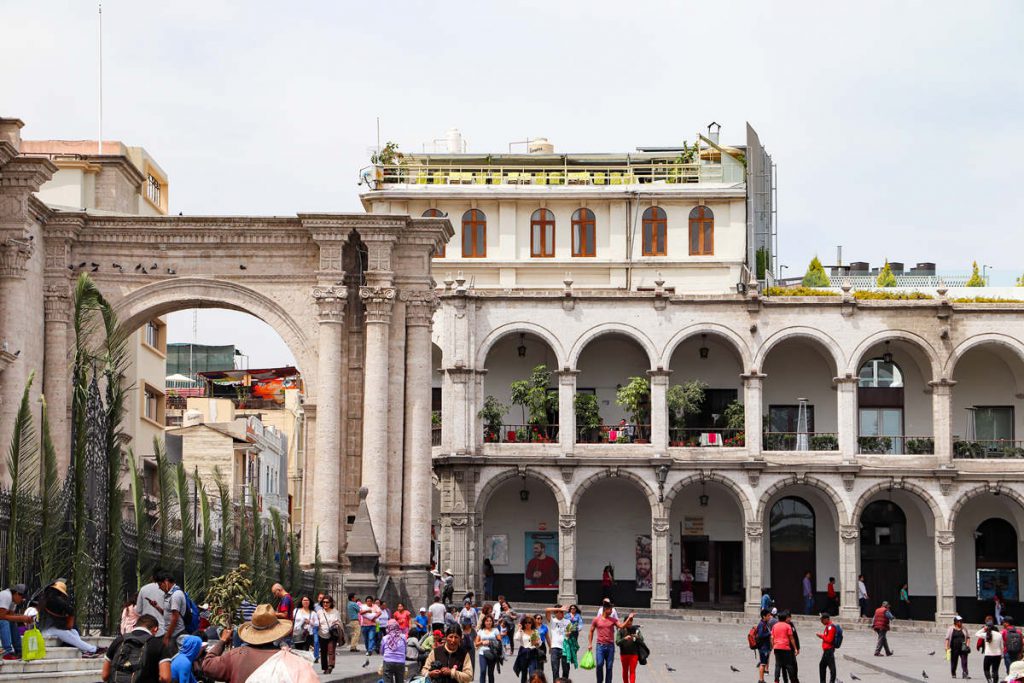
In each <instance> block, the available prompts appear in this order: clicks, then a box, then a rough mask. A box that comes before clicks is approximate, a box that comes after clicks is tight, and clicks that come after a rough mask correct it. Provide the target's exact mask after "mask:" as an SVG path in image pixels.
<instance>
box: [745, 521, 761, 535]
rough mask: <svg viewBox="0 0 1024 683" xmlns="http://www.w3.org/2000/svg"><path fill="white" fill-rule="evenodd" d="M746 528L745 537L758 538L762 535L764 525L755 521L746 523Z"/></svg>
mask: <svg viewBox="0 0 1024 683" xmlns="http://www.w3.org/2000/svg"><path fill="white" fill-rule="evenodd" d="M746 530H747V538H751V539H759V538H761V536H763V535H764V525H763V524H757V523H754V524H747V528H746Z"/></svg>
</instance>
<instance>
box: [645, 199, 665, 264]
mask: <svg viewBox="0 0 1024 683" xmlns="http://www.w3.org/2000/svg"><path fill="white" fill-rule="evenodd" d="M643 236H644V256H664V255H665V254H666V253H667V252H668V218H667V217H666V216H665V210H664V209H661V208H659V207H657V206H652V207H650V208H649V209H647V210H646V211H644V219H643Z"/></svg>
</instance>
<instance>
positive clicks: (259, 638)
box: [238, 605, 292, 645]
mask: <svg viewBox="0 0 1024 683" xmlns="http://www.w3.org/2000/svg"><path fill="white" fill-rule="evenodd" d="M291 632H292V622H291V621H289V620H287V619H278V618H277V612H275V611H274V608H273V607H271V606H270V605H258V606H257V607H256V610H255V611H254V612H253V613H252V621H247V622H245V623H244V624H242V625H241V626H239V627H238V637H239V638H241V639H242V640H243V641H245V642H246V643H249V644H250V645H266V644H267V643H272V642H274V641H275V640H278V639H280V638H284V637H285V636H287V635H288V634H290V633H291Z"/></svg>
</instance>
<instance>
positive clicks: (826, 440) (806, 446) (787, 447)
mask: <svg viewBox="0 0 1024 683" xmlns="http://www.w3.org/2000/svg"><path fill="white" fill-rule="evenodd" d="M763 447H764V450H766V451H838V450H839V435H838V434H837V433H835V432H765V433H764V446H763Z"/></svg>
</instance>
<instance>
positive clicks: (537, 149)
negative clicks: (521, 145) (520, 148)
mask: <svg viewBox="0 0 1024 683" xmlns="http://www.w3.org/2000/svg"><path fill="white" fill-rule="evenodd" d="M526 150H527V151H528V152H529V153H530V154H554V153H555V146H554V145H553V144H551V143H550V142H548V139H547V138H534V139H532V140H530V142H528V143H527V145H526Z"/></svg>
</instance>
